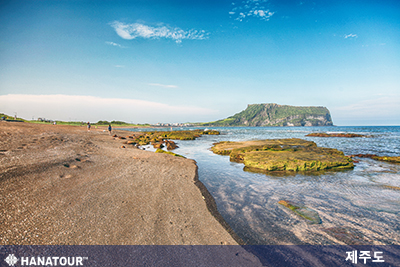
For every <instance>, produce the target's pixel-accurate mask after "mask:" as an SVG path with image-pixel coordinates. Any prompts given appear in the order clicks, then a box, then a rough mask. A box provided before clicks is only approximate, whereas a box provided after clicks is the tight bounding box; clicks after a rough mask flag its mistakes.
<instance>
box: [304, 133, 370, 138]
mask: <svg viewBox="0 0 400 267" xmlns="http://www.w3.org/2000/svg"><path fill="white" fill-rule="evenodd" d="M306 136H312V137H347V138H353V137H368V136H367V135H363V134H353V133H310V134H307V135H306Z"/></svg>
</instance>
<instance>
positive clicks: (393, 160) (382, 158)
mask: <svg viewBox="0 0 400 267" xmlns="http://www.w3.org/2000/svg"><path fill="white" fill-rule="evenodd" d="M350 157H351V158H354V157H358V158H370V159H374V160H378V161H386V162H391V163H400V157H395V156H393V157H389V156H377V155H374V154H356V155H351V156H350Z"/></svg>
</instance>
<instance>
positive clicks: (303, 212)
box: [278, 200, 322, 224]
mask: <svg viewBox="0 0 400 267" xmlns="http://www.w3.org/2000/svg"><path fill="white" fill-rule="evenodd" d="M278 204H281V205H282V206H284V207H286V208H288V209H290V210H292V211H293V212H294V213H295V214H297V215H298V216H300V217H302V218H304V219H306V220H307V221H308V222H309V223H312V224H320V223H322V221H321V218H320V217H319V215H318V212H316V211H315V210H312V209H310V208H307V207H304V206H299V205H297V204H294V203H293V202H289V201H286V200H280V201H279V202H278Z"/></svg>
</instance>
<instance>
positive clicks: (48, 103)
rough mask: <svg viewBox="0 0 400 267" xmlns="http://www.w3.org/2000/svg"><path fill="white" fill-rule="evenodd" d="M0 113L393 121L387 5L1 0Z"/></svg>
mask: <svg viewBox="0 0 400 267" xmlns="http://www.w3.org/2000/svg"><path fill="white" fill-rule="evenodd" d="M0 25H1V27H0V34H1V36H2V37H1V39H0V112H5V113H8V114H10V115H14V114H15V113H17V115H18V116H20V117H24V118H27V119H31V118H37V117H46V118H49V119H59V120H83V121H92V122H95V121H98V120H123V121H127V122H135V123H145V122H149V123H157V122H189V121H190V122H194V121H212V120H217V119H222V118H225V117H227V116H230V115H233V114H234V113H237V112H239V111H241V110H243V109H245V108H246V106H247V104H255V103H278V104H284V105H296V106H326V107H328V109H329V110H330V111H331V115H332V118H333V121H334V124H336V125H400V2H399V1H385V0H379V1H366V0H357V1H354V0H347V1H341V0H337V1H325V0H320V1H307V0H302V1H291V0H288V1H282V0H269V1H266V0H258V1H257V0H245V1H232V0H231V1H225V0H220V1H218V0H215V1H183V0H175V1H168V0H163V1H151V0H146V1H140V0H138V1H85V0H79V1H78V0H77V1H62V0H61V1H45V0H42V1H34V0H29V1H1V2H0Z"/></svg>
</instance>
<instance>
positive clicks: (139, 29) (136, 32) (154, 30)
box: [110, 21, 208, 43]
mask: <svg viewBox="0 0 400 267" xmlns="http://www.w3.org/2000/svg"><path fill="white" fill-rule="evenodd" d="M110 25H111V26H112V27H113V28H114V29H115V32H116V33H117V34H118V35H119V36H120V37H121V38H123V39H127V40H132V39H136V38H144V39H159V38H166V39H172V40H174V41H175V42H177V43H181V42H182V40H184V39H190V40H204V39H207V35H208V33H206V32H205V31H203V30H200V31H199V30H194V29H191V30H188V31H184V30H182V29H180V28H172V27H170V26H164V25H162V26H157V27H152V26H148V25H144V24H141V23H133V24H125V23H123V22H119V21H114V22H112V23H111V24H110Z"/></svg>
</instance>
